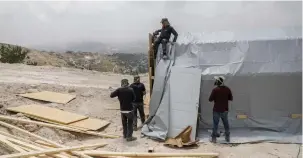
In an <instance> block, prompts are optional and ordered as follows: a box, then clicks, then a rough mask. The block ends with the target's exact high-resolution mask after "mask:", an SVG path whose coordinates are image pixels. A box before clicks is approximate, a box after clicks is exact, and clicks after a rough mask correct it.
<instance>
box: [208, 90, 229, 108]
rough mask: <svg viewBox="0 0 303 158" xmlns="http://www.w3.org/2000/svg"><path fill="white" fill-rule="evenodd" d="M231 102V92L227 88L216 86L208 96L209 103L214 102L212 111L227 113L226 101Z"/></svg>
mask: <svg viewBox="0 0 303 158" xmlns="http://www.w3.org/2000/svg"><path fill="white" fill-rule="evenodd" d="M232 100H233V95H232V93H231V90H230V89H229V88H228V87H227V86H218V87H216V88H214V89H213V90H212V92H211V94H210V96H209V101H210V102H212V101H214V108H213V111H215V112H225V111H228V101H232Z"/></svg>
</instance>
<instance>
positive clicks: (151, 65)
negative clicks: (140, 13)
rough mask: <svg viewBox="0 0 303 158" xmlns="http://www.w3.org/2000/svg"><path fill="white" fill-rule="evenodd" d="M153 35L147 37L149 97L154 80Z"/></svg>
mask: <svg viewBox="0 0 303 158" xmlns="http://www.w3.org/2000/svg"><path fill="white" fill-rule="evenodd" d="M152 39H153V35H152V34H149V36H148V41H149V42H148V78H149V95H150V96H151V94H152V90H153V85H154V79H155V57H154V49H153V45H152V44H153V43H152V41H153V40H152Z"/></svg>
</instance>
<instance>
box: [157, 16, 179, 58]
mask: <svg viewBox="0 0 303 158" xmlns="http://www.w3.org/2000/svg"><path fill="white" fill-rule="evenodd" d="M161 23H162V29H159V30H157V31H155V32H154V34H153V35H154V36H156V35H158V34H159V33H160V32H161V33H160V36H159V37H158V38H157V39H156V40H155V42H154V53H155V57H157V52H158V48H159V45H160V43H161V44H162V49H163V58H167V52H166V45H167V43H168V42H169V39H170V36H171V34H173V35H174V39H173V42H176V41H177V38H178V33H177V31H176V30H175V29H174V28H173V27H172V26H170V23H169V21H168V19H167V18H163V19H162V20H161Z"/></svg>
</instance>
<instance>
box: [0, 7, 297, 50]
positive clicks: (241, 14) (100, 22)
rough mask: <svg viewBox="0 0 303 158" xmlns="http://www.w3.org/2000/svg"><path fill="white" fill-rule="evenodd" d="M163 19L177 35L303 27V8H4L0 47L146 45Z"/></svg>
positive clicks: (0, 30)
mask: <svg viewBox="0 0 303 158" xmlns="http://www.w3.org/2000/svg"><path fill="white" fill-rule="evenodd" d="M162 17H167V18H168V19H169V20H170V22H171V24H172V25H173V26H174V27H175V29H176V30H177V31H178V32H179V33H182V32H206V31H220V30H231V31H232V30H250V29H255V28H282V27H298V26H299V27H302V2H300V1H298V2H290V1H286V2H273V1H269V2H240V1H238V2H206V1H202V2H186V1H184V2H181V1H179V2H165V1H163V2H160V1H158V2H130V1H125V2H110V1H108V2H104V1H101V2H84V1H83V2H79V1H74V2H71V1H66V2H0V22H1V23H0V35H1V36H0V42H2V43H10V44H19V45H23V46H28V47H36V46H39V47H41V46H42V47H43V46H50V45H53V46H54V45H56V46H59V45H64V44H67V43H73V42H83V41H94V42H102V43H128V42H138V41H141V42H142V41H147V35H148V33H149V32H152V31H154V30H155V29H158V28H160V27H161V25H160V20H161V18H162Z"/></svg>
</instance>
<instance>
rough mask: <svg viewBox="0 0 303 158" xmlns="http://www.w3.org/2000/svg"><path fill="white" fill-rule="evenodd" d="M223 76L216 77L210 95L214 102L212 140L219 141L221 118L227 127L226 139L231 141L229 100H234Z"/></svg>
mask: <svg viewBox="0 0 303 158" xmlns="http://www.w3.org/2000/svg"><path fill="white" fill-rule="evenodd" d="M223 81H224V78H223V77H215V84H214V85H215V86H216V88H214V89H213V90H212V92H211V95H210V96H209V101H210V102H214V108H213V132H212V135H211V137H212V142H214V143H216V141H217V135H218V134H217V131H218V125H219V121H220V118H221V120H222V122H223V125H224V129H225V140H226V141H227V142H229V141H230V137H229V136H230V132H229V123H228V101H232V100H233V95H232V93H231V90H230V89H229V88H228V87H227V86H225V85H224V83H223Z"/></svg>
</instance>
